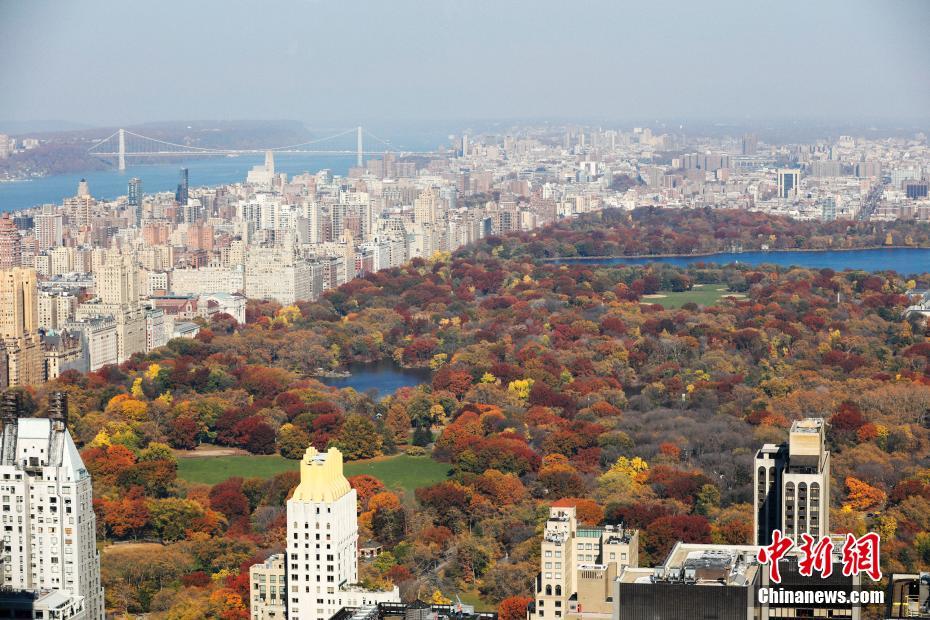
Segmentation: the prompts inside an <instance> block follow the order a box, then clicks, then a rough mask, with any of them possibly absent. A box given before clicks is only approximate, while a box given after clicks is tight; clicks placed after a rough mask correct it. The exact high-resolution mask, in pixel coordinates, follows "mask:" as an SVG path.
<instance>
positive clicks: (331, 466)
mask: <svg viewBox="0 0 930 620" xmlns="http://www.w3.org/2000/svg"><path fill="white" fill-rule="evenodd" d="M356 511H357V505H356V493H355V489H353V488H352V486H351V485H350V484H349V481H348V480H346V477H345V475H344V474H343V470H342V453H341V452H339V450H337V449H336V448H330V449H329V450H327V451H326V452H323V453H321V452H317V450H316V448H314V447H312V446H311V447H309V448H307V451H306V453H305V454H304V457H303V459H302V460H301V461H300V484H299V485H297V488H296V489H294V494H293V495H292V496H291V499H289V500H287V548H286V550H285V553H284V554H282V555H280V556H271V558H269V560H268V561H267V562H263V563H261V564H255V565H253V566H252V567H251V569H250V571H249V574H250V579H251V592H252V596H251V612H252V618H253V620H268V619H270V618H280V617H281V616H280V613H281V611H282V607H283V608H285V609H286V614H287V616H286V617H287V618H288V619H289V620H328V619H329V618H331V617H332V616H333V615H335V613H336V612H337V611H339V610H340V609H341V608H343V607H361V606H364V605H371V604H375V603H379V602H382V603H388V602H400V593H399V591H398V590H397V588H396V587H395V588H393V589H392V590H388V591H370V590H366V589H364V588H361V587H359V586H357V585H354V584H356V582H357V581H358V519H357V512H356ZM282 583H283V584H287V588H286V595H285V596H284V597H282V596H281V595H282V594H283V593H282V592H281V591H280V584H282ZM274 584H279V587H278V588H275V590H271V589H270V588H271V587H272V586H273V585H274ZM272 591H274V592H275V594H277V596H274V595H272Z"/></svg>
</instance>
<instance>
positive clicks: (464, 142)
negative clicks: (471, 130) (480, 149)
mask: <svg viewBox="0 0 930 620" xmlns="http://www.w3.org/2000/svg"><path fill="white" fill-rule="evenodd" d="M462 157H468V134H467V133H463V134H462Z"/></svg>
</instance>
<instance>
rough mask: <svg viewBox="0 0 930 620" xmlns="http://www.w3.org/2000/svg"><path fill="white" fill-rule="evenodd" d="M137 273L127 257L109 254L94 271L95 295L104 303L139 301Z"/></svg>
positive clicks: (131, 302)
mask: <svg viewBox="0 0 930 620" xmlns="http://www.w3.org/2000/svg"><path fill="white" fill-rule="evenodd" d="M137 278H138V273H137V270H136V268H135V265H134V264H133V262H132V260H131V259H129V258H128V257H122V256H111V257H109V258H108V260H107V262H106V264H105V265H104V266H103V267H101V268H100V269H98V270H97V271H96V272H95V273H94V285H95V288H96V291H97V296H98V297H100V300H101V301H102V302H103V303H105V304H117V305H130V304H135V303H136V302H138V301H139V293H138V290H137V288H138V282H137Z"/></svg>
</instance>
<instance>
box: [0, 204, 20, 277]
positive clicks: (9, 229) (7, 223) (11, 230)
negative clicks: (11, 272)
mask: <svg viewBox="0 0 930 620" xmlns="http://www.w3.org/2000/svg"><path fill="white" fill-rule="evenodd" d="M22 256H23V242H22V239H21V238H20V236H19V231H18V230H16V224H14V223H13V218H11V217H10V214H9V213H4V214H3V217H0V269H12V268H13V267H19V266H20V265H21V264H22Z"/></svg>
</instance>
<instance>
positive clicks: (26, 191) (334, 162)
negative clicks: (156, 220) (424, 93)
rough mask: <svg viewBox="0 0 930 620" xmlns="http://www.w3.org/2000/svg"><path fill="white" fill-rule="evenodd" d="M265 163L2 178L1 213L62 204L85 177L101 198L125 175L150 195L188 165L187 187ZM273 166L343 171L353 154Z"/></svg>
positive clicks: (224, 180)
mask: <svg viewBox="0 0 930 620" xmlns="http://www.w3.org/2000/svg"><path fill="white" fill-rule="evenodd" d="M263 163H265V158H264V156H263V155H239V156H238V157H207V158H203V159H194V160H191V161H173V162H170V163H164V164H148V165H138V166H133V165H130V166H129V168H128V169H127V170H126V171H125V172H120V171H119V170H97V171H88V172H82V173H75V174H56V175H52V176H47V177H41V178H37V179H30V180H27V181H12V182H8V183H6V182H5V183H0V212H2V211H16V210H19V209H28V208H30V207H35V206H38V205H42V204H56V205H60V204H61V201H62V200H63V199H64V198H68V197H70V196H74V195H75V194H76V193H77V186H78V182H79V181H80V180H81V179H82V178H86V179H87V183H88V185H89V186H90V193H91V195H93V196H94V197H96V198H99V199H102V200H112V199H114V198H116V197H118V196H125V195H126V188H127V185H128V183H129V179H131V178H132V177H139V178H140V179H142V191H143V192H145V193H148V194H154V193H156V192H165V191H170V192H173V191H174V190H175V189H176V188H177V186H178V177H179V172H180V169H181V168H187V169H188V170H189V175H190V186H191V187H202V186H211V187H212V186H216V185H224V184H228V183H241V182H244V181H245V177H246V174H248V172H249V169H250V168H252V166H255V165H258V164H263ZM274 163H275V170H276V171H277V172H286V173H287V174H288V176H293V175H295V174H301V173H303V172H311V173H313V172H317V171H318V170H322V169H324V168H328V169H329V170H330V171H332V173H333V174H340V175H345V174H347V173H348V171H349V168H350V167H351V166H354V165H355V156H354V155H307V154H287V153H277V154H275V162H274Z"/></svg>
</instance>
